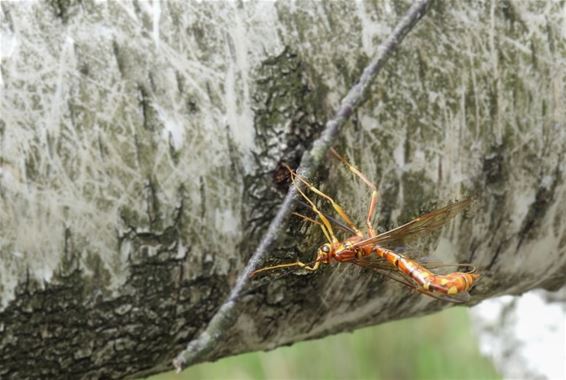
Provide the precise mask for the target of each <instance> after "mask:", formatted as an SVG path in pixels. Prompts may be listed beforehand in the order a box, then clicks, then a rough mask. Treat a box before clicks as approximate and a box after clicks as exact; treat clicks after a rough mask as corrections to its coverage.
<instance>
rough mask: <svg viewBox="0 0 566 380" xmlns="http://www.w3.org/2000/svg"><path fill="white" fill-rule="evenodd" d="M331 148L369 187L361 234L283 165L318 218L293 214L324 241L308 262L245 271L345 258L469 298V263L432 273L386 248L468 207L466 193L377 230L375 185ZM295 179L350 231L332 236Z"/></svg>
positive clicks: (451, 296) (445, 294) (428, 289)
mask: <svg viewBox="0 0 566 380" xmlns="http://www.w3.org/2000/svg"><path fill="white" fill-rule="evenodd" d="M331 153H332V154H333V155H334V156H335V157H336V158H338V159H339V160H340V161H342V163H344V165H346V166H347V167H348V169H349V170H350V171H351V172H352V173H353V174H354V175H356V176H357V177H359V178H360V179H361V180H362V181H363V182H364V183H365V184H366V185H368V186H369V187H370V188H371V190H372V192H371V200H370V204H369V210H368V215H367V219H366V225H367V235H364V234H363V233H362V232H361V231H360V230H359V229H358V228H357V227H356V226H355V224H354V223H353V222H352V220H351V219H350V217H349V216H348V215H347V214H346V212H345V211H344V209H343V208H342V207H341V206H340V205H339V204H338V203H336V202H335V201H334V199H332V198H331V197H330V196H328V195H326V194H324V193H323V192H322V191H320V190H318V189H317V188H316V187H314V186H313V185H311V184H310V183H309V182H308V181H307V180H306V179H305V178H303V177H301V176H300V175H298V174H297V173H295V172H294V171H293V170H292V169H291V168H289V167H287V169H288V170H289V172H290V173H291V180H292V181H293V185H294V186H295V187H296V189H297V191H298V192H299V193H300V194H301V196H302V197H303V198H304V199H305V200H306V202H308V204H309V206H310V208H311V209H312V210H313V211H314V212H315V213H316V214H317V215H318V218H319V219H320V222H319V221H317V220H314V219H311V218H309V217H307V216H304V215H301V214H297V213H295V215H298V216H300V217H301V218H303V219H305V220H307V221H309V222H311V223H315V224H318V225H319V226H320V228H321V229H322V232H323V233H324V236H325V237H326V240H327V241H328V242H327V243H325V244H323V245H321V246H320V247H319V248H318V250H317V254H316V258H315V260H314V261H312V262H310V263H303V262H301V261H299V260H297V261H295V262H292V263H285V264H279V265H274V266H268V267H264V268H261V269H258V270H256V271H255V272H253V273H252V274H251V275H252V276H254V275H256V274H258V273H261V272H266V271H270V270H273V269H279V268H289V267H300V268H303V269H305V270H308V271H316V270H317V269H318V268H319V267H320V265H321V264H331V263H333V262H339V263H344V262H348V263H353V264H356V265H359V266H362V267H366V268H370V269H373V270H375V271H378V272H380V273H382V274H384V275H386V276H388V277H390V278H392V279H394V280H396V281H398V282H400V283H402V284H403V285H406V286H408V287H411V288H413V289H415V290H417V291H418V292H420V293H423V294H426V295H428V296H431V297H434V298H438V299H441V300H445V301H450V302H456V303H460V302H465V301H467V300H468V299H469V294H468V290H470V289H471V288H472V286H473V285H474V282H475V281H476V280H477V279H478V278H479V274H476V273H474V272H475V268H474V267H473V266H471V265H469V264H459V265H457V266H459V267H467V268H468V269H469V270H468V271H466V272H452V273H448V274H436V273H433V272H432V271H431V270H429V269H428V268H427V267H425V265H423V264H421V263H419V262H417V261H416V260H413V259H410V258H408V257H406V256H404V255H402V254H399V253H396V252H395V251H393V250H392V249H390V248H391V247H398V246H399V245H400V244H402V243H403V241H404V240H405V239H407V238H410V237H416V236H417V235H419V234H421V233H423V232H427V231H431V230H433V229H436V228H439V227H441V226H443V225H444V224H445V223H446V222H448V221H449V220H450V219H451V218H452V217H454V216H455V215H456V214H458V213H459V212H460V211H462V210H464V209H465V208H466V207H468V206H469V205H470V204H471V203H472V198H467V199H464V200H462V201H459V202H456V203H452V204H450V205H448V206H445V207H442V208H439V209H437V210H434V211H432V212H429V213H427V214H424V215H421V216H419V217H417V218H415V219H413V220H412V221H410V222H408V223H405V224H403V225H402V226H399V227H397V228H394V229H392V230H389V231H387V232H384V233H381V234H378V233H377V232H376V231H375V229H374V228H373V225H372V219H373V217H374V215H375V212H376V208H377V199H378V192H377V188H376V186H375V185H374V184H373V183H372V182H371V181H369V180H368V179H367V177H366V176H365V175H364V174H362V173H361V172H360V171H359V170H358V169H357V168H356V167H354V166H353V165H351V164H350V163H349V162H348V161H346V159H344V158H343V157H342V156H340V155H339V154H338V153H337V152H336V151H335V150H334V149H331ZM297 180H299V181H300V182H302V183H303V184H304V185H305V186H306V187H307V188H308V189H309V190H310V191H312V192H313V193H315V194H317V195H318V196H320V197H322V198H324V199H326V200H327V201H328V202H330V204H331V205H332V207H333V208H334V210H335V211H336V212H337V213H338V215H339V216H340V217H341V218H342V220H344V222H345V223H346V225H347V226H344V227H345V228H346V229H347V230H349V231H351V232H352V233H353V235H352V236H350V237H348V238H347V239H345V240H343V241H340V240H338V238H336V235H335V234H334V231H333V229H332V225H331V224H330V220H329V219H330V218H329V217H327V216H326V215H324V214H323V213H322V212H321V211H320V210H319V209H318V208H317V206H316V205H315V203H314V202H313V201H312V200H311V199H310V198H309V197H308V196H307V195H306V194H305V193H304V192H303V191H302V190H301V189H300V187H299V186H298V185H297Z"/></svg>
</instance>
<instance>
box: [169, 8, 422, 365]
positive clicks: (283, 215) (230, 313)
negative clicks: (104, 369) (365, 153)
mask: <svg viewBox="0 0 566 380" xmlns="http://www.w3.org/2000/svg"><path fill="white" fill-rule="evenodd" d="M428 4H429V1H428V0H419V1H415V2H414V3H413V5H412V6H411V8H409V10H408V11H407V13H406V14H405V16H404V17H403V18H402V19H401V20H400V21H399V23H398V24H397V26H396V27H395V29H394V30H393V32H392V33H391V35H390V36H389V37H388V38H387V39H386V40H385V41H384V42H383V43H382V44H381V45H380V46H379V47H378V50H377V53H376V55H375V56H374V58H373V59H372V60H371V62H370V63H369V65H368V66H367V67H366V68H365V69H364V71H363V73H362V75H361V77H360V80H359V81H358V82H357V83H356V85H354V87H352V88H351V89H350V91H349V92H348V94H347V95H346V97H345V98H344V99H343V100H342V103H341V104H340V107H339V108H338V111H337V112H336V113H335V116H334V118H332V119H331V120H329V121H328V122H327V123H326V125H325V128H324V130H323V132H322V134H321V136H320V137H319V138H318V139H317V140H316V141H315V142H314V144H313V147H312V149H311V150H310V152H309V151H307V152H305V154H304V155H303V159H302V161H301V165H300V167H299V169H298V172H299V173H300V174H301V175H302V176H304V177H307V178H308V177H310V176H311V175H312V173H313V172H314V171H315V169H316V168H317V167H318V166H319V165H320V164H321V162H322V160H323V159H324V157H325V155H326V152H327V151H328V149H329V148H330V147H331V145H332V143H333V141H334V139H335V138H336V136H337V135H338V133H339V132H340V129H341V128H342V126H343V125H344V124H345V123H346V121H347V120H348V118H349V117H350V115H351V114H352V113H353V111H354V110H355V109H357V108H358V107H359V106H360V105H361V104H363V102H364V101H365V100H366V99H367V96H366V94H367V92H368V90H369V87H370V86H371V84H372V82H373V81H374V80H375V78H376V76H377V74H378V73H379V72H380V70H381V69H382V68H383V66H384V65H385V63H386V62H387V60H388V59H389V57H390V56H391V55H392V54H393V53H394V52H395V50H396V49H397V48H398V46H399V45H400V43H401V42H402V41H403V39H404V37H405V36H406V35H407V33H409V32H410V31H411V30H412V29H413V27H414V26H415V25H416V24H417V22H418V21H419V20H420V19H421V18H422V17H423V16H424V15H425V13H426V10H427V7H428ZM296 198H297V190H296V189H295V188H294V187H293V186H291V187H290V188H289V191H288V193H287V195H286V196H285V199H284V200H283V203H282V204H281V206H280V208H279V210H278V212H277V214H276V215H275V217H274V219H273V220H272V222H271V224H270V225H269V228H268V230H267V232H266V233H265V235H264V236H263V238H262V240H261V241H260V244H259V245H258V247H257V248H256V250H255V252H254V254H253V255H252V257H251V258H250V260H249V261H248V263H247V265H246V266H245V267H244V269H243V270H242V272H241V273H240V275H239V277H238V280H237V281H236V285H235V286H234V287H233V288H232V290H231V292H230V294H229V296H228V299H227V300H226V301H225V302H224V303H223V304H222V306H220V309H219V310H218V312H217V313H216V314H215V315H214V317H213V318H212V319H211V321H210V323H209V325H208V327H207V328H206V330H205V331H204V332H203V333H202V334H201V335H200V336H199V337H198V338H197V339H195V340H193V341H191V342H190V343H189V344H188V345H187V348H186V349H185V350H183V351H182V352H181V353H180V354H179V355H178V356H177V357H176V358H175V360H174V361H173V365H174V366H175V368H176V369H177V371H178V372H179V371H181V370H182V369H183V368H186V367H188V366H189V365H191V364H193V363H195V362H196V360H197V359H198V358H200V357H202V356H203V355H205V354H206V353H208V352H210V350H211V349H212V348H213V347H214V346H215V345H216V344H218V343H219V341H220V339H222V337H223V335H224V333H225V331H226V330H227V329H228V327H230V325H231V324H232V323H233V322H234V321H235V319H236V317H237V315H236V311H235V306H236V303H237V301H238V299H239V298H240V296H241V294H242V290H243V289H244V286H245V285H246V284H247V283H248V281H249V278H250V274H251V273H252V272H253V271H254V270H255V269H256V268H258V266H259V264H260V263H261V262H262V261H263V260H264V258H265V256H266V254H267V252H268V248H269V247H270V246H271V244H273V242H274V241H275V240H276V238H277V236H278V235H279V232H280V231H281V228H282V226H283V225H284V223H285V221H286V219H287V218H288V216H289V215H290V214H291V211H292V208H293V202H294V201H295V199H296Z"/></svg>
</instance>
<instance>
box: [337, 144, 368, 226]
mask: <svg viewBox="0 0 566 380" xmlns="http://www.w3.org/2000/svg"><path fill="white" fill-rule="evenodd" d="M330 152H331V153H332V154H333V155H334V157H336V158H337V159H339V160H340V161H342V163H343V164H344V165H346V167H347V168H348V169H349V170H350V171H351V172H352V173H354V175H356V176H358V178H360V179H361V180H362V181H363V182H364V183H365V184H366V185H368V186H369V187H370V188H371V200H370V202H369V209H368V216H367V219H366V225H367V227H368V235H369V236H370V237H373V236H375V235H376V234H377V233H376V231H375V229H374V228H373V225H372V220H373V217H374V215H375V211H376V210H377V200H378V192H377V187H376V186H375V184H374V183H373V182H371V181H370V180H369V179H368V178H367V177H366V176H365V175H364V174H363V173H362V172H361V171H359V170H358V168H356V167H355V166H354V165H352V164H350V163H349V162H348V161H347V160H346V159H345V158H344V157H342V156H341V155H340V154H338V152H336V150H334V148H330Z"/></svg>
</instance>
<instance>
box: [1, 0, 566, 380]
mask: <svg viewBox="0 0 566 380" xmlns="http://www.w3.org/2000/svg"><path fill="white" fill-rule="evenodd" d="M0 6H1V8H0V9H1V12H2V13H1V17H2V27H1V28H2V29H1V33H2V35H1V45H2V46H1V49H0V54H1V55H0V57H1V59H2V67H1V71H0V75H1V77H0V86H1V87H2V93H3V96H2V99H1V119H0V231H1V234H0V257H1V260H2V266H1V267H0V290H1V293H0V301H1V309H0V332H1V335H0V377H2V378H5V377H6V378H61V377H64V376H70V377H77V378H78V377H83V378H103V377H105V378H118V377H124V376H134V375H136V374H137V375H139V374H141V373H154V372H159V371H164V370H168V369H170V368H171V360H172V359H173V358H174V357H175V355H176V354H177V353H178V352H179V351H180V350H182V349H183V348H184V347H185V346H186V344H187V343H188V342H189V341H191V340H192V339H194V338H196V337H198V336H199V333H200V332H201V331H203V330H204V329H205V328H206V327H207V325H208V322H209V321H210V320H211V318H212V316H213V315H214V314H215V312H216V311H217V310H218V308H219V307H220V305H221V304H222V302H223V301H224V299H225V298H226V296H227V295H228V293H229V291H230V289H231V287H232V286H233V285H234V282H235V280H236V278H237V276H238V273H239V272H240V271H241V269H242V268H243V266H244V265H245V264H246V262H247V260H248V259H249V257H250V255H251V254H252V252H253V251H254V249H255V247H256V246H257V244H258V242H259V241H260V239H261V237H262V235H263V234H264V233H265V231H266V228H267V226H268V225H269V223H270V221H271V220H272V218H273V217H274V215H275V213H276V212H277V208H278V206H279V205H280V203H281V200H282V198H283V196H284V194H285V192H286V190H287V186H288V181H287V180H286V179H287V178H286V172H285V170H284V169H283V166H282V163H288V164H289V165H291V166H296V165H297V164H298V163H299V161H300V159H301V156H302V155H303V153H304V152H305V151H306V150H308V149H309V148H310V146H311V144H312V142H313V140H314V139H315V138H316V137H317V136H318V135H319V134H320V132H321V130H322V128H323V127H324V124H325V121H326V120H327V119H328V118H329V117H331V115H332V110H334V109H336V108H337V106H338V104H339V101H340V99H341V98H342V97H343V96H344V95H345V94H346V93H347V91H348V89H349V88H350V87H351V86H352V85H354V84H355V82H356V80H357V79H358V77H359V76H360V73H361V71H362V69H363V67H364V66H365V65H366V63H367V61H368V60H369V58H370V57H371V56H372V55H373V54H374V53H375V50H376V48H377V46H378V45H379V43H380V42H381V41H382V40H383V39H384V38H385V37H387V35H388V34H389V33H390V31H391V29H392V28H393V26H394V25H395V23H396V22H397V20H398V19H399V18H400V17H401V15H403V14H404V12H405V11H406V9H407V7H408V4H404V3H400V2H391V3H388V2H380V3H378V4H374V3H370V2H360V3H352V2H349V1H343V2H331V3H315V2H313V3H311V2H305V3H300V4H295V5H290V4H286V3H275V4H274V3H268V2H246V3H226V2H217V3H207V2H199V3H196V2H195V3H188V4H185V3H184V2H164V3H160V2H152V3H149V2H145V1H140V2H133V3H126V2H108V3H99V2H95V1H91V0H83V1H81V0H69V1H55V0H52V1H48V2H37V3H36V2H2V4H1V5H0ZM565 14H566V12H565V6H564V5H563V4H560V3H548V4H547V3H544V2H543V3H537V4H534V3H529V2H501V1H492V2H489V1H488V2H483V3H478V2H473V3H470V4H467V3H465V2H461V3H445V2H437V3H434V4H433V6H432V8H431V9H430V10H429V12H428V14H427V15H426V16H425V18H424V19H423V20H422V21H421V22H420V23H419V24H418V26H417V27H416V28H415V30H413V31H412V32H411V34H409V35H408V36H407V37H406V39H405V41H404V42H403V45H401V47H400V48H399V50H398V51H397V53H396V54H395V55H394V56H393V58H392V59H391V60H390V61H389V63H388V64H387V66H386V67H385V68H384V71H383V72H382V73H381V74H380V76H379V77H378V79H377V83H376V84H375V85H374V86H373V87H372V90H371V93H370V96H369V99H368V101H367V102H366V103H365V104H364V106H363V107H361V108H359V109H357V110H356V111H355V113H354V115H353V117H352V121H351V123H349V124H348V125H346V126H345V128H343V130H342V133H341V134H340V136H339V138H338V140H337V141H336V144H335V146H336V147H337V149H338V150H339V151H341V152H343V153H344V154H346V155H348V156H349V158H350V160H351V161H353V162H354V163H355V164H356V165H357V166H358V167H359V168H360V169H361V170H362V171H363V172H364V173H366V174H367V175H368V177H369V178H370V179H371V180H373V181H375V182H376V183H377V184H378V187H379V189H380V200H379V208H380V213H379V220H378V222H377V224H378V225H379V226H380V228H382V229H384V228H388V227H393V226H396V225H398V224H400V223H403V222H405V221H407V220H408V219H410V218H411V217H414V216H416V215H417V214H419V212H421V211H424V210H430V209H432V208H434V207H435V206H441V205H444V204H446V203H448V202H449V201H450V200H455V199H460V198H462V197H464V196H467V195H469V194H476V195H477V199H478V200H477V202H476V204H477V206H476V207H475V209H474V210H473V212H472V213H470V214H469V215H468V216H467V217H465V218H462V217H460V218H458V219H456V220H455V222H453V223H451V224H450V225H449V227H448V228H446V229H444V231H443V232H442V233H441V234H440V235H439V236H436V235H435V236H433V237H432V238H431V239H428V240H427V242H426V244H423V245H421V246H420V248H421V249H422V251H420V252H422V253H416V254H417V255H423V256H425V255H431V256H436V257H439V258H440V259H442V260H443V261H446V262H469V263H473V264H474V265H475V266H477V267H478V270H479V272H480V273H481V275H482V277H481V279H480V280H479V283H478V285H477V286H476V288H474V289H473V291H472V301H471V304H474V303H477V302H480V301H481V300H483V299H486V298H490V297H493V296H496V295H501V294H520V293H523V292H525V291H528V290H530V289H534V288H539V287H542V288H546V289H558V288H559V287H561V286H563V285H564V283H565V282H566V276H564V273H565V272H566V255H565V253H566V222H565V218H566V185H565V182H564V180H563V175H564V153H565V151H566V130H565V128H566V125H565V124H566V123H565V120H566V107H564V104H566V94H565V92H566V70H565V67H566V58H565V57H566V35H565V34H564V33H565V32H564V29H563V25H564V23H565V22H566V20H565V17H566V16H565ZM313 181H314V182H315V183H316V184H317V185H318V186H320V188H321V189H322V190H323V191H325V192H327V193H329V194H330V195H332V196H335V197H336V199H337V200H338V201H339V202H340V203H341V204H342V205H343V206H344V207H345V209H346V210H347V212H348V213H349V214H350V215H351V216H353V217H354V218H355V220H356V223H359V225H360V227H363V222H364V218H365V215H366V213H367V207H368V202H369V191H368V189H367V187H364V185H363V184H360V183H359V181H357V180H356V179H354V178H353V177H352V176H351V175H350V173H348V172H347V171H345V170H344V169H343V168H342V167H341V164H340V163H339V162H337V161H336V160H332V159H329V160H328V162H327V163H326V164H325V165H324V167H322V168H320V170H319V171H318V175H317V178H314V179H313ZM321 205H324V203H322V202H321ZM324 210H325V211H326V212H327V213H329V214H331V208H329V207H326V205H325V206H324ZM341 237H343V236H342V235H341ZM323 240H324V237H323V236H322V234H321V233H320V230H319V228H318V226H316V225H314V226H313V225H309V224H308V223H305V222H304V221H302V220H300V219H298V218H294V219H291V220H289V223H288V224H287V229H286V231H285V232H284V233H282V234H281V236H280V238H279V240H278V242H277V244H276V245H275V246H274V247H273V249H272V252H271V254H270V257H269V259H268V262H269V263H279V262H285V261H293V260H295V259H296V258H300V259H302V260H305V261H308V260H309V259H312V258H313V255H314V252H315V251H316V248H317V246H318V245H320V244H321V242H323ZM449 306H450V305H449V304H447V303H445V302H440V301H435V300H432V299H428V298H426V297H425V296H423V295H419V294H415V293H414V292H410V291H409V290H408V289H407V288H405V287H402V286H400V285H399V284H398V283H396V282H394V281H391V280H389V279H387V278H385V277H383V276H380V275H377V274H375V273H372V272H370V271H368V270H364V269H361V268H358V267H354V266H351V265H342V266H335V267H326V268H323V269H321V270H320V271H318V272H317V273H305V272H303V271H294V272H289V271H282V272H280V273H273V274H271V275H265V276H262V277H259V278H257V279H254V280H252V281H250V283H249V284H248V285H247V287H246V289H245V294H244V296H243V297H241V298H240V299H239V300H238V303H237V306H236V308H237V319H235V320H234V323H233V325H232V326H231V327H230V329H229V330H228V331H226V337H225V339H224V342H223V344H221V345H218V346H216V347H214V349H213V350H212V351H211V352H209V353H208V354H207V355H206V356H205V357H203V358H202V360H211V359H216V358H220V357H223V356H227V355H232V354H236V353H240V352H245V351H253V350H262V349H272V348H275V347H277V346H280V345H284V344H290V343H293V342H297V341H301V340H306V339H312V338H315V337H321V336H325V335H328V334H334V333H338V332H340V331H344V330H351V329H355V328H358V327H362V326H367V325H372V324H377V323H382V322H385V321H389V320H392V319H399V318H404V317H409V316H415V315H422V314H425V313H429V312H432V311H435V310H439V309H440V308H444V307H449Z"/></svg>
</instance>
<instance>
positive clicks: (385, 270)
mask: <svg viewBox="0 0 566 380" xmlns="http://www.w3.org/2000/svg"><path fill="white" fill-rule="evenodd" d="M352 262H353V263H354V264H356V265H358V266H360V267H363V268H368V269H371V270H373V271H375V272H377V273H379V274H382V275H384V276H385V277H388V278H390V279H392V280H394V281H397V282H398V283H400V284H402V285H404V286H406V287H408V288H411V289H413V290H415V291H417V292H419V293H422V294H424V295H427V296H429V297H432V298H436V299H438V300H441V301H447V302H452V303H466V302H468V301H469V299H470V295H469V293H468V292H460V293H457V294H454V295H447V294H442V293H437V292H432V291H429V290H426V289H423V288H422V287H420V286H419V285H417V284H415V282H414V280H413V279H412V278H411V277H410V276H408V275H406V274H405V273H403V272H401V271H399V270H397V268H395V267H394V266H393V265H391V264H390V263H388V262H387V261H385V260H383V259H381V258H379V257H373V256H370V257H367V256H366V257H363V258H360V259H355V260H353V261H352ZM444 265H446V266H452V265H455V266H457V265H458V264H439V266H444Z"/></svg>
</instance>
